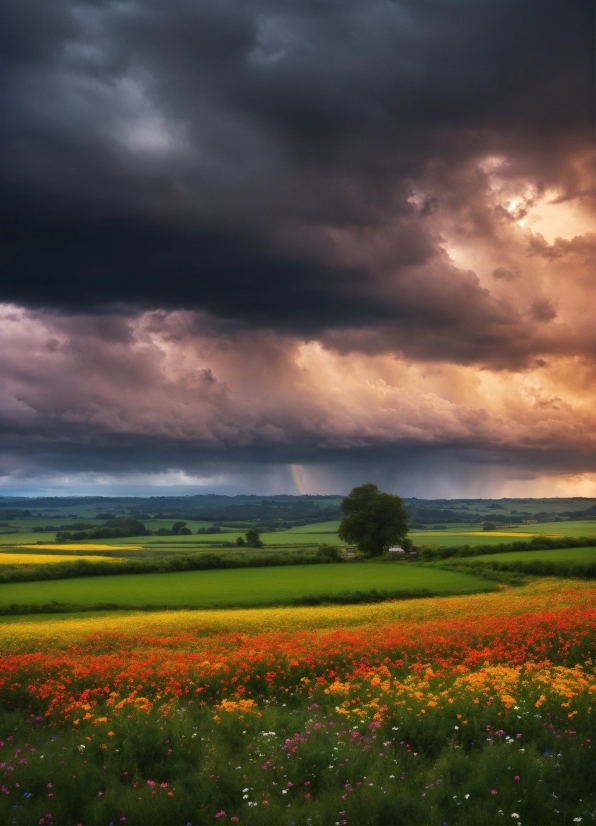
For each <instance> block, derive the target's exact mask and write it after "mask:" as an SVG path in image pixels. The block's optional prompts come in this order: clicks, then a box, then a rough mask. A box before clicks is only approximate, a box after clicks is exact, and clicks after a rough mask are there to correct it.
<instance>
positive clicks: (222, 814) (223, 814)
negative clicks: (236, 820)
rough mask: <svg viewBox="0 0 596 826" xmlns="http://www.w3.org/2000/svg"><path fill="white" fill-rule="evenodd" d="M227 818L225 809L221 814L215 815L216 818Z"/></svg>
mask: <svg viewBox="0 0 596 826" xmlns="http://www.w3.org/2000/svg"><path fill="white" fill-rule="evenodd" d="M225 816H226V813H225V812H224V811H223V809H222V810H221V812H218V813H217V814H216V815H215V817H225Z"/></svg>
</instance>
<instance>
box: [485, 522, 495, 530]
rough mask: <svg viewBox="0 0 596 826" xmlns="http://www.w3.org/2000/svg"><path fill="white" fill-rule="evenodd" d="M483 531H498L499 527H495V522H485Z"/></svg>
mask: <svg viewBox="0 0 596 826" xmlns="http://www.w3.org/2000/svg"><path fill="white" fill-rule="evenodd" d="M482 530H483V531H496V530H497V526H496V525H495V523H494V522H485V523H484V525H483V526H482Z"/></svg>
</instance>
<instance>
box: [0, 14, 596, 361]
mask: <svg viewBox="0 0 596 826" xmlns="http://www.w3.org/2000/svg"><path fill="white" fill-rule="evenodd" d="M0 15H1V17H2V21H1V23H0V30H1V31H2V32H3V41H2V53H3V60H2V71H3V83H2V85H3V89H4V91H3V98H4V109H5V115H6V117H5V119H4V125H3V127H2V133H1V136H2V141H3V158H4V161H3V165H2V171H1V175H2V180H1V181H0V185H1V190H0V191H1V193H2V196H3V203H4V209H3V214H2V218H3V220H2V226H3V233H4V236H3V250H4V252H3V264H2V269H3V272H2V284H1V294H0V298H2V299H4V300H9V301H14V302H16V303H23V304H26V305H28V306H36V307H46V308H57V309H59V310H61V311H64V312H73V311H80V310H81V309H84V310H87V311H89V310H91V311H94V312H97V311H103V312H105V311H106V310H108V309H110V308H114V307H120V308H122V307H123V306H132V307H136V308H147V307H164V308H196V309H201V310H207V311H209V312H211V313H213V314H215V315H218V316H221V317H223V318H228V319H233V320H235V321H240V322H244V323H246V324H249V325H251V326H255V327H268V328H275V329H278V330H283V331H294V332H296V333H298V334H303V335H304V334H306V335H314V334H316V333H320V334H323V333H324V331H326V330H342V329H347V328H353V329H357V330H358V329H360V330H366V329H370V328H371V327H374V325H376V324H381V325H385V324H389V325H391V324H392V323H393V324H394V325H397V326H398V327H400V329H401V330H402V331H403V333H402V334H401V335H396V336H394V337H393V344H391V337H389V338H385V341H386V343H385V344H382V345H380V346H381V349H382V348H383V347H385V346H388V347H391V346H398V347H400V348H401V349H402V350H403V349H404V348H405V350H406V351H407V349H408V341H409V340H411V339H412V337H415V338H416V339H418V342H419V340H420V338H421V337H422V336H424V335H425V334H426V332H428V331H429V330H432V331H433V336H431V338H432V339H433V340H434V339H436V338H437V335H436V332H437V329H441V328H444V329H445V333H444V335H445V340H446V342H447V345H446V346H441V345H439V346H437V345H435V344H433V345H432V346H430V345H429V347H428V352H427V353H425V354H424V357H431V358H432V357H438V358H443V357H445V353H448V354H449V357H455V358H458V357H459V356H458V355H457V353H458V351H466V349H467V351H468V352H467V355H466V353H465V352H464V355H463V358H464V360H469V359H470V353H472V352H476V350H477V341H476V339H477V338H478V335H477V332H478V331H479V330H486V329H487V328H488V329H490V330H491V331H492V332H491V334H490V336H489V337H490V338H491V340H492V339H494V342H495V347H496V348H497V349H498V347H500V346H501V345H502V344H503V343H504V342H506V341H508V340H510V339H511V338H512V336H511V329H510V321H511V319H510V318H509V319H507V320H506V323H505V316H507V314H508V311H507V308H505V309H504V307H503V304H502V300H501V299H497V298H494V297H493V296H491V295H490V294H489V293H488V292H487V291H486V290H485V289H483V288H482V287H481V286H480V284H479V283H478V282H477V281H475V280H474V277H470V275H469V273H468V272H466V271H465V270H458V269H457V268H455V267H453V266H452V265H450V264H449V263H448V262H447V261H446V259H445V257H444V255H443V254H442V251H441V243H440V239H439V238H438V237H437V233H436V232H435V231H433V229H432V227H430V226H428V225H427V224H426V222H427V221H428V220H430V219H431V218H432V216H433V214H434V213H435V212H436V211H437V209H438V208H439V206H438V205H440V204H443V206H444V207H445V208H457V204H458V202H462V201H464V200H465V199H466V197H467V195H468V193H467V189H468V187H469V182H467V181H466V180H465V178H466V176H469V174H470V172H469V169H468V167H467V165H469V163H470V162H472V161H473V160H474V159H476V158H478V157H480V156H482V155H483V154H486V153H492V154H498V153H499V152H501V153H504V154H507V155H508V156H510V157H511V158H512V164H513V165H512V169H514V168H515V167H516V165H517V168H521V169H523V170H525V171H526V172H527V173H528V174H529V175H530V177H532V178H533V179H538V178H539V179H540V180H539V183H540V186H542V187H545V186H548V185H550V184H553V185H554V184H556V185H558V186H563V185H564V187H565V188H566V190H567V191H568V193H570V194H571V193H572V192H573V190H574V187H575V188H576V189H577V187H578V186H580V183H581V182H579V181H578V180H576V179H575V178H574V174H573V170H572V169H571V167H570V166H569V163H568V159H569V157H570V156H573V155H574V153H581V152H582V151H584V150H585V149H586V147H589V146H590V144H591V141H592V133H591V129H592V93H591V81H590V77H591V65H592V58H591V50H592V34H591V33H592V30H593V26H592V18H593V9H592V7H591V5H590V4H586V3H584V2H544V0H540V2H526V3H518V2H509V0H507V1H506V0H502V1H501V2H498V1H497V0H494V2H488V3H477V2H440V1H439V0H433V2H424V0H422V1H421V0H416V1H415V2H414V0H411V2H401V3H392V2H378V3H369V2H366V3H364V2H349V1H347V2H346V1H344V2H341V3H340V2H325V3H312V2H306V0H303V1H302V2H289V3H285V4H283V5H280V4H279V3H268V2H256V1H255V2H237V3H236V2H231V3H221V2H198V3H197V2H186V1H184V0H170V1H169V2H167V3H164V2H143V3H134V2H129V3H123V2H87V3H85V2H76V0H71V2H68V1H67V0H57V2H55V3H52V4H47V3H45V2H41V0H14V1H13V2H11V1H10V0H7V2H5V3H3V4H2V7H1V9H0ZM588 72H589V73H590V74H588ZM445 169H451V170H453V171H452V173H451V174H452V176H453V177H452V180H451V181H450V183H449V186H450V191H449V197H443V198H439V199H437V198H436V197H435V196H433V195H430V196H428V197H426V199H425V200H424V202H423V203H421V204H419V205H415V204H413V203H412V202H411V200H409V197H410V195H411V191H412V182H413V181H415V180H419V179H426V180H430V181H431V183H432V182H435V183H437V182H440V181H441V180H442V179H443V178H444V175H445V173H444V170H445ZM457 170H460V171H459V172H458V171H457ZM458 176H459V177H458ZM439 185H440V183H437V186H439ZM493 220H494V216H492V217H491V218H490V219H489V218H486V226H485V227H484V228H480V229H479V230H478V231H479V232H484V233H486V234H488V235H490V233H491V232H492V229H491V226H490V222H491V221H493ZM387 224H391V225H392V229H391V232H393V233H394V234H395V235H396V236H397V238H398V242H397V243H396V244H395V245H394V248H393V250H392V273H391V278H392V279H393V280H394V282H395V284H396V285H397V289H395V290H391V289H388V288H387V285H386V284H385V283H384V282H383V277H381V278H380V279H379V272H378V268H376V267H375V266H372V265H371V266H366V265H360V264H358V263H357V262H350V261H349V260H344V261H343V262H341V263H340V262H338V261H337V260H336V258H334V256H333V255H328V254H326V252H325V250H324V248H322V247H321V246H320V245H317V244H312V243H310V242H306V243H303V240H304V237H303V230H304V228H307V229H309V230H310V229H314V230H316V229H317V228H321V229H326V228H328V227H342V228H348V229H349V228H356V229H362V228H367V227H377V226H382V225H387ZM427 265H428V266H430V267H431V271H429V272H426V271H424V270H423V268H424V267H425V266H427ZM412 267H419V268H421V269H420V270H419V272H418V274H417V276H416V279H417V282H418V284H419V294H420V296H425V297H426V300H421V298H420V297H418V298H417V299H416V300H414V299H413V298H412V296H411V295H409V293H411V286H410V284H411V280H412V275H411V268H412ZM408 268H410V270H408ZM493 270H494V273H495V274H496V273H498V275H495V278H496V279H497V280H499V279H500V280H501V281H505V282H506V281H507V279H508V276H505V275H503V274H504V273H509V272H513V270H512V269H511V267H510V268H509V269H508V268H507V267H504V266H499V267H496V268H493ZM404 272H405V275H404ZM441 285H447V287H448V289H445V288H444V286H443V287H442V286H441ZM462 301H463V302H464V303H465V307H464V305H463V304H462ZM439 305H440V311H439V310H438V309H437V308H438V307H439ZM537 306H538V305H537ZM538 312H539V315H540V319H538V316H536V313H534V314H533V319H534V320H543V317H544V313H543V312H542V311H538ZM553 312H554V311H553ZM442 317H443V318H442ZM466 317H467V318H468V319H469V318H470V317H474V318H475V320H476V322H475V325H472V326H473V327H474V329H471V328H470V327H471V326H470V323H469V320H468V321H466ZM551 317H554V316H551ZM501 320H502V321H503V323H501ZM497 328H498V329H497ZM517 332H518V333H519V331H517ZM518 337H519V335H518ZM524 337H526V336H525V333H524V334H523V335H521V338H524ZM438 338H440V336H439V337H438ZM352 339H354V336H352ZM456 340H457V342H458V343H457V346H455V341H456ZM450 342H453V344H452V343H450ZM465 342H469V346H468V347H467V348H466V344H465ZM421 349H422V348H421V347H420V344H419V343H418V345H417V350H418V352H417V354H416V355H417V356H418V357H419V356H420V351H421ZM493 349H494V348H493ZM526 349H529V350H532V349H533V348H532V346H530V347H529V348H526ZM485 350H486V352H485V354H484V355H483V357H484V358H486V359H487V361H488V362H490V361H491V347H487V348H485ZM525 358H526V355H525V354H524V353H523V354H521V355H520V354H513V355H512V357H511V361H512V363H514V362H515V361H516V360H517V361H518V362H520V360H521V361H523V360H524V359H525Z"/></svg>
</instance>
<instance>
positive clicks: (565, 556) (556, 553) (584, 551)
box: [466, 548, 596, 563]
mask: <svg viewBox="0 0 596 826" xmlns="http://www.w3.org/2000/svg"><path fill="white" fill-rule="evenodd" d="M534 559H540V560H543V561H544V562H581V563H584V562H585V563H588V562H594V561H595V560H596V548H559V549H556V550H552V551H551V550H548V551H511V552H510V553H503V554H482V556H473V557H466V562H474V561H478V562H515V561H516V560H521V561H522V562H531V561H533V560H534Z"/></svg>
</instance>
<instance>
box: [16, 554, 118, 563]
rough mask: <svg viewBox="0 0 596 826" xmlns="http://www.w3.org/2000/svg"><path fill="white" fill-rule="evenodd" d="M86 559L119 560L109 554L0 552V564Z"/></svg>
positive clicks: (96, 560)
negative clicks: (80, 554)
mask: <svg viewBox="0 0 596 826" xmlns="http://www.w3.org/2000/svg"><path fill="white" fill-rule="evenodd" d="M77 559H86V560H87V561H88V562H119V561H120V560H119V559H113V558H112V557H110V556H78V555H75V554H69V555H65V554H18V553H0V565H51V564H53V563H56V562H75V561H76V560H77Z"/></svg>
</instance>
